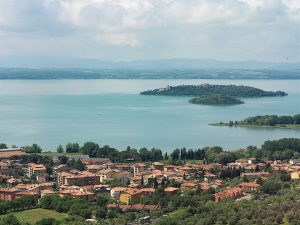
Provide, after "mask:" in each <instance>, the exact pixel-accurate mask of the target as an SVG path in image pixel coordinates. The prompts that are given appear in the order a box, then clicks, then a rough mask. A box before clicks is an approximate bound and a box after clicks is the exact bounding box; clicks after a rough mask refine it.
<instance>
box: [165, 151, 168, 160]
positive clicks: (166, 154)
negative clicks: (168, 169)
mask: <svg viewBox="0 0 300 225" xmlns="http://www.w3.org/2000/svg"><path fill="white" fill-rule="evenodd" d="M164 160H169V156H168V153H167V152H166V153H165V156H164Z"/></svg>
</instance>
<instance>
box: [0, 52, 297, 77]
mask: <svg viewBox="0 0 300 225" xmlns="http://www.w3.org/2000/svg"><path fill="white" fill-rule="evenodd" d="M0 79H300V63H270V62H260V61H240V62H233V61H218V60H212V59H162V60H136V61H122V62H120V61H119V62H113V61H100V60H94V59H91V60H90V59H65V58H52V57H38V56H36V57H25V56H24V57H20V56H18V57H0Z"/></svg>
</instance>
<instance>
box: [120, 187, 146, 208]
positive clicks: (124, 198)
mask: <svg viewBox="0 0 300 225" xmlns="http://www.w3.org/2000/svg"><path fill="white" fill-rule="evenodd" d="M141 196H142V191H140V190H139V189H127V190H125V191H124V193H121V194H120V202H122V203H125V204H127V205H128V204H130V203H131V202H132V201H134V200H135V199H138V198H141Z"/></svg>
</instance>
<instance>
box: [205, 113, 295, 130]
mask: <svg viewBox="0 0 300 225" xmlns="http://www.w3.org/2000/svg"><path fill="white" fill-rule="evenodd" d="M209 125H212V126H229V127H233V126H234V127H253V128H282V129H300V114H296V115H294V116H277V115H264V116H261V115H258V116H253V117H248V118H246V119H243V120H240V121H232V120H231V121H229V122H219V123H212V124H209Z"/></svg>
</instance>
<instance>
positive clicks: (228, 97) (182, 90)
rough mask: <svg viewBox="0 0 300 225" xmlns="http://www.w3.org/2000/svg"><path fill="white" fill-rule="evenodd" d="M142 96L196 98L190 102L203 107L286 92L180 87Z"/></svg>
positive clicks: (144, 93)
mask: <svg viewBox="0 0 300 225" xmlns="http://www.w3.org/2000/svg"><path fill="white" fill-rule="evenodd" d="M140 94H141V95H162V96H194V97H195V98H193V99H191V100H189V102H190V103H192V104H203V105H236V104H243V103H244V102H243V101H242V100H240V99H238V98H257V97H276V96H286V95H287V93H286V92H284V91H264V90H262V89H258V88H255V87H250V86H243V85H239V86H238V85H217V84H201V85H179V86H167V87H164V88H158V89H154V90H148V91H143V92H141V93H140Z"/></svg>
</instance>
